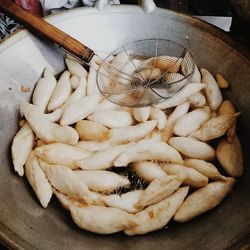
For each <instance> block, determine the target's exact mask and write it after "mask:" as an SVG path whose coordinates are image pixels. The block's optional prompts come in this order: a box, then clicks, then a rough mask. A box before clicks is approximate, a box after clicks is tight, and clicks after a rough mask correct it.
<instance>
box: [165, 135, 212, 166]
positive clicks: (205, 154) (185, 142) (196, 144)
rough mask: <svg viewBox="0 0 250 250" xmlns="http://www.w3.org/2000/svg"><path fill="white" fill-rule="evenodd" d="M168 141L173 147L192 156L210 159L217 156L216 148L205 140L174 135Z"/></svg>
mask: <svg viewBox="0 0 250 250" xmlns="http://www.w3.org/2000/svg"><path fill="white" fill-rule="evenodd" d="M168 142H169V144H170V145H171V146H172V147H173V148H175V149H176V150H178V151H179V152H180V153H182V154H184V155H185V156H188V157H190V158H196V159H201V160H207V161H210V160H213V159H214V157H215V151H214V149H213V148H212V147H211V146H210V145H208V144H207V143H205V142H201V141H197V140H195V139H192V138H187V137H172V138H170V139H169V141H168Z"/></svg>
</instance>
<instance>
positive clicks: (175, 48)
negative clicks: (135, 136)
mask: <svg viewBox="0 0 250 250" xmlns="http://www.w3.org/2000/svg"><path fill="white" fill-rule="evenodd" d="M110 56H114V59H113V60H112V62H111V63H109V62H108V61H107V59H108V58H110ZM193 72H194V60H193V57H192V55H191V53H190V52H189V51H188V50H187V49H186V48H184V47H183V46H181V45H179V44H177V43H175V42H173V41H170V40H166V39H146V40H139V41H134V42H131V43H128V44H125V45H123V46H122V47H121V48H119V49H117V50H115V51H113V52H112V53H111V54H110V55H108V56H107V57H106V58H105V59H104V61H103V62H102V63H101V65H100V67H99V68H98V72H97V85H98V88H99V90H100V92H101V93H102V94H103V96H104V97H106V98H107V99H109V100H110V101H111V102H114V103H116V104H119V105H123V106H128V107H135V106H136V107H143V106H151V105H154V104H158V103H160V102H164V101H167V100H168V99H170V98H172V97H174V96H175V95H176V94H178V93H179V92H180V91H181V90H183V89H184V88H185V87H186V86H187V84H188V83H189V82H190V80H191V78H192V75H193Z"/></svg>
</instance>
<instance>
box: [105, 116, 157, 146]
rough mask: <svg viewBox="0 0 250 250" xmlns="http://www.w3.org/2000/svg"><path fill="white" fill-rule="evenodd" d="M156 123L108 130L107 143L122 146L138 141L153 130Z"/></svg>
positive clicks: (144, 123)
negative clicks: (108, 138)
mask: <svg viewBox="0 0 250 250" xmlns="http://www.w3.org/2000/svg"><path fill="white" fill-rule="evenodd" d="M156 123H157V121H146V122H143V123H139V124H137V125H133V126H127V127H123V128H113V129H111V130H110V140H109V142H110V143H111V144H122V143H128V142H135V141H139V140H141V139H143V138H144V137H145V136H147V135H148V134H149V133H151V132H152V131H153V130H154V128H155V126H156Z"/></svg>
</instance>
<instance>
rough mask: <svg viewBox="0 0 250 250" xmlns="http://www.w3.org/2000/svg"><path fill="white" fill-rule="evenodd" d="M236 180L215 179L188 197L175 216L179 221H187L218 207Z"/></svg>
mask: <svg viewBox="0 0 250 250" xmlns="http://www.w3.org/2000/svg"><path fill="white" fill-rule="evenodd" d="M234 183H235V180H234V179H233V178H227V180H226V181H215V182H211V183H209V184H208V185H207V186H205V187H203V188H200V189H198V190H197V191H195V192H194V193H192V194H191V195H189V196H188V197H187V199H186V200H185V201H184V203H183V204H182V205H181V207H180V208H179V209H178V211H177V213H176V214H175V216H174V220H175V221H178V222H186V221H188V220H191V219H193V218H194V217H196V216H198V215H200V214H202V213H204V212H206V211H208V210H210V209H212V208H214V207H216V206H217V205H218V204H219V203H220V202H221V201H222V200H223V199H224V198H225V197H226V196H227V195H228V194H229V193H230V192H231V191H232V189H233V186H234Z"/></svg>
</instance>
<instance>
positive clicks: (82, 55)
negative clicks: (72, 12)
mask: <svg viewBox="0 0 250 250" xmlns="http://www.w3.org/2000/svg"><path fill="white" fill-rule="evenodd" d="M0 10H2V11H3V12H4V13H6V14H7V15H9V16H11V17H12V18H14V19H16V20H17V21H18V22H20V23H21V24H23V26H24V27H25V28H27V29H28V30H29V31H31V32H32V33H35V34H36V35H39V36H42V37H45V38H47V39H48V40H50V41H51V42H53V43H55V44H57V45H58V46H59V47H61V48H63V49H65V50H66V51H68V52H69V53H71V54H73V55H74V56H76V57H78V58H79V59H81V60H84V61H85V62H87V63H88V62H89V61H90V60H91V58H92V57H93V55H94V52H93V50H91V49H90V48H88V47H86V46H85V45H83V44H82V43H80V42H79V41H77V40H76V39H74V38H73V37H71V36H69V35H68V34H66V33H64V32H63V31H61V30H60V29H58V28H56V27H55V26H53V25H51V24H49V23H48V22H46V21H44V20H43V19H41V18H39V17H36V16H33V15H32V14H31V13H29V12H28V11H26V10H24V9H23V8H22V7H20V6H18V5H17V4H15V3H14V2H12V1H11V0H0Z"/></svg>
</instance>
